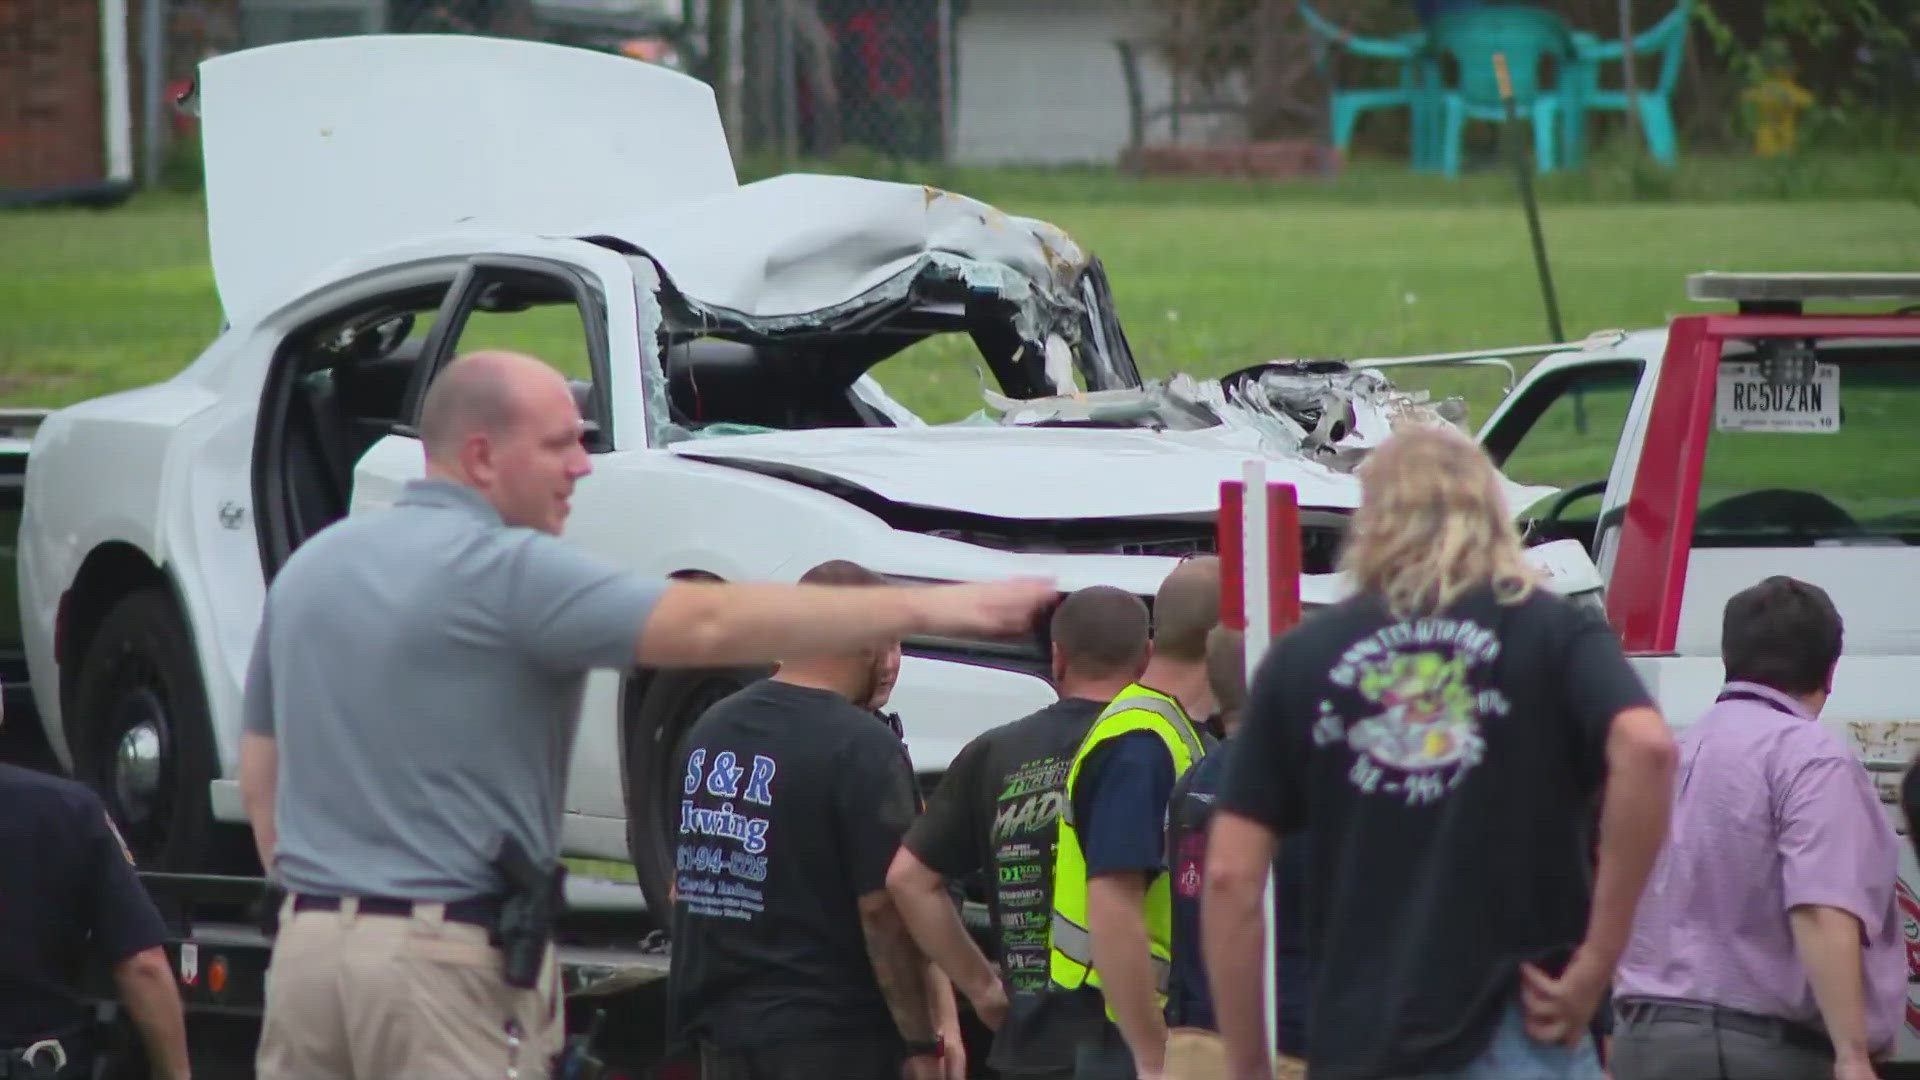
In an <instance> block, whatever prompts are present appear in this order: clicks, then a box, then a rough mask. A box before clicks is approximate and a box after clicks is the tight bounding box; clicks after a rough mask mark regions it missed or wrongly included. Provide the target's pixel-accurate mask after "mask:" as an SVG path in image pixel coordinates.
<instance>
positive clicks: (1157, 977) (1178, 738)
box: [1048, 556, 1220, 1080]
mask: <svg viewBox="0 0 1920 1080" xmlns="http://www.w3.org/2000/svg"><path fill="white" fill-rule="evenodd" d="M1219 621H1220V560H1219V559H1217V558H1214V557H1212V556H1208V557H1206V558H1198V559H1190V560H1188V561H1186V562H1183V563H1181V564H1180V565H1179V566H1177V567H1175V568H1174V570H1173V572H1172V573H1171V574H1169V575H1168V576H1167V578H1166V580H1165V581H1163V582H1162V583H1161V585H1160V590H1159V592H1157V593H1156V594H1155V595H1154V601H1153V641H1152V654H1151V658H1150V659H1149V660H1148V661H1147V666H1146V670H1145V671H1143V672H1142V673H1141V674H1140V677H1139V679H1137V680H1135V681H1134V683H1133V684H1132V685H1131V686H1128V687H1127V688H1126V689H1124V690H1122V691H1120V693H1119V695H1118V696H1116V697H1115V698H1114V699H1113V701H1112V703H1111V704H1109V705H1108V706H1107V708H1106V709H1105V711H1103V712H1102V713H1101V714H1100V717H1099V718H1098V719H1097V720H1095V721H1094V724H1093V727H1092V729H1091V730H1089V731H1088V732H1087V737H1086V739H1085V740H1083V741H1082V742H1081V744H1080V749H1079V752H1078V753H1077V754H1075V756H1074V759H1073V763H1072V764H1071V765H1070V766H1069V767H1068V769H1067V811H1066V813H1064V814H1063V815H1062V816H1061V818H1060V819H1059V822H1058V844H1057V846H1056V848H1055V852H1054V894H1053V919H1052V927H1051V929H1052V933H1051V935H1050V941H1049V955H1048V964H1049V968H1050V976H1051V979H1052V982H1053V985H1054V986H1055V987H1057V988H1059V989H1060V990H1062V991H1064V992H1068V993H1070V994H1072V995H1073V996H1074V997H1075V998H1076V999H1077V1004H1078V1010H1079V1011H1080V1012H1081V1015H1082V1016H1083V1017H1084V1018H1085V1020H1086V1024H1085V1026H1084V1028H1082V1030H1083V1031H1085V1034H1084V1035H1083V1036H1081V1037H1080V1039H1079V1040H1078V1046H1077V1047H1076V1049H1075V1054H1074V1076H1075V1078H1076V1080H1133V1078H1134V1077H1139V1078H1140V1080H1159V1078H1160V1077H1162V1076H1163V1075H1164V1074H1165V1068H1166V1049H1167V1024H1166V1014H1165V1009H1166V1003H1167V991H1168V980H1169V974H1170V966H1171V956H1172V938H1173V906H1172V892H1171V888H1170V883H1169V881H1168V879H1167V851H1166V832H1165V823H1166V816H1167V805H1168V801H1169V799H1170V798H1171V796H1172V794H1173V788H1174V782H1175V781H1176V780H1178V779H1179V778H1180V777H1181V776H1183V775H1184V774H1185V773H1186V771H1187V770H1188V769H1189V768H1191V767H1192V766H1193V765H1194V764H1195V763H1196V762H1197V761H1199V760H1200V759H1201V757H1203V756H1204V755H1205V754H1206V750H1207V747H1208V746H1209V745H1210V743H1211V740H1210V739H1209V738H1208V737H1207V736H1206V735H1204V734H1203V733H1202V730H1201V727H1200V724H1199V723H1198V720H1197V718H1201V717H1205V716H1206V715H1207V714H1208V713H1210V712H1212V711H1213V707H1214V699H1213V687H1212V683H1211V681H1210V680H1209V678H1208V673H1207V634H1208V632H1209V631H1211V630H1212V629H1213V628H1214V626H1215V625H1217V624H1218V623H1219Z"/></svg>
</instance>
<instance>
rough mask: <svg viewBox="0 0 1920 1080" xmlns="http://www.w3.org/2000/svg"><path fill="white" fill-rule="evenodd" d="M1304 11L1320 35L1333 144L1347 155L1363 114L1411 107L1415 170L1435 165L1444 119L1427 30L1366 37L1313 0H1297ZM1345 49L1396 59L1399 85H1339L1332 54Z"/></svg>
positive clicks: (1318, 58)
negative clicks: (1438, 107)
mask: <svg viewBox="0 0 1920 1080" xmlns="http://www.w3.org/2000/svg"><path fill="white" fill-rule="evenodd" d="M1296 2H1297V3H1298V4H1299V7H1300V15H1301V17H1302V18H1304V19H1306V20H1307V25H1308V27H1310V28H1311V29H1312V30H1313V32H1314V35H1315V39H1316V40H1315V49H1314V64H1315V66H1317V67H1318V68H1319V69H1320V74H1321V75H1322V76H1324V77H1325V78H1326V80H1327V83H1328V85H1329V87H1330V90H1329V92H1328V95H1327V96H1328V106H1327V110H1328V113H1329V116H1328V121H1329V127H1331V128H1332V136H1333V147H1334V149H1335V150H1338V151H1339V152H1340V155H1341V156H1342V157H1345V156H1346V153H1347V147H1348V146H1350V145H1352V143H1353V129H1354V127H1355V126H1356V125H1357V124H1358V123H1359V121H1360V114H1361V113H1364V112H1370V111H1373V110H1376V109H1408V110H1410V112H1411V114H1412V115H1411V118H1410V119H1411V128H1412V143H1413V145H1412V146H1411V147H1410V153H1409V156H1410V157H1411V158H1412V160H1413V164H1414V167H1415V168H1423V167H1427V166H1429V163H1430V161H1431V158H1432V153H1433V145H1432V144H1433V141H1434V138H1433V134H1434V129H1435V127H1436V122H1437V120H1438V117H1437V115H1436V112H1437V110H1436V108H1435V104H1436V102H1435V98H1434V91H1435V87H1434V86H1433V80H1432V78H1431V75H1430V65H1428V64H1427V63H1426V60H1427V59H1428V54H1427V35H1426V32H1425V31H1421V30H1415V31H1412V32H1410V33H1405V34H1400V35H1398V36H1396V37H1391V38H1370V37H1361V36H1360V35H1358V34H1355V33H1353V32H1351V31H1349V30H1347V29H1345V28H1343V27H1340V26H1336V25H1334V24H1333V23H1331V22H1328V21H1327V19H1326V17H1325V16H1323V15H1321V14H1320V13H1319V12H1318V11H1315V10H1314V9H1313V5H1312V4H1310V3H1308V0H1296ZM1335 47H1337V48H1339V49H1342V50H1344V51H1345V52H1347V53H1350V54H1352V55H1354V56H1360V57H1366V58H1369V59H1374V60H1391V61H1394V62H1395V63H1396V64H1398V65H1399V81H1398V83H1397V84H1395V85H1393V86H1375V87H1359V88H1348V87H1342V86H1340V85H1339V84H1337V83H1336V82H1335V81H1334V79H1335V75H1334V72H1333V63H1332V53H1333V50H1334V48H1335Z"/></svg>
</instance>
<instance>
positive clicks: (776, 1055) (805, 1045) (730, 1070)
mask: <svg viewBox="0 0 1920 1080" xmlns="http://www.w3.org/2000/svg"><path fill="white" fill-rule="evenodd" d="M903 1064H904V1062H903V1061H902V1060H901V1058H900V1050H899V1048H898V1047H897V1046H890V1045H888V1044H886V1043H885V1042H883V1041H881V1040H878V1039H873V1040H858V1039H836V1040H829V1041H824V1042H796V1043H783V1044H780V1045H777V1046H767V1047H761V1048H760V1049H757V1050H722V1049H721V1048H719V1047H717V1046H714V1045H712V1044H711V1043H702V1044H701V1045H700V1080H819V1078H821V1077H828V1076H831V1077H836V1078H839V1077H844V1078H845V1080H900V1067H901V1066H902V1065H903Z"/></svg>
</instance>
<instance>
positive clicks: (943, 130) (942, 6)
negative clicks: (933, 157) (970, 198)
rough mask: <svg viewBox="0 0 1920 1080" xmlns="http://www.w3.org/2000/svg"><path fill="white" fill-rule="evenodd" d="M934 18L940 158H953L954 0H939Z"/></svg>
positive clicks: (944, 160) (942, 159)
mask: <svg viewBox="0 0 1920 1080" xmlns="http://www.w3.org/2000/svg"><path fill="white" fill-rule="evenodd" d="M934 18H935V19H937V20H938V23H939V25H938V26H936V27H935V33H934V47H935V48H937V49H939V50H940V55H939V57H938V58H937V64H938V66H939V69H940V160H941V161H943V162H948V161H952V160H953V135H954V131H953V127H954V123H953V103H954V92H953V90H954V87H953V0H939V4H938V6H937V10H936V13H935V15H934Z"/></svg>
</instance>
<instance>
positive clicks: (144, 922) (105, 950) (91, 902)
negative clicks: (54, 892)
mask: <svg viewBox="0 0 1920 1080" xmlns="http://www.w3.org/2000/svg"><path fill="white" fill-rule="evenodd" d="M82 813H84V814H85V815H86V818H87V824H86V825H85V826H84V828H83V830H82V833H81V836H82V837H83V838H84V843H83V850H82V855H83V857H84V858H85V859H86V860H87V870H88V872H87V873H86V874H85V875H84V878H85V880H86V882H87V885H88V888H87V896H86V897H85V898H84V901H83V902H84V903H85V905H86V909H87V910H86V915H87V916H88V928H89V929H90V930H91V931H92V935H93V947H94V949H95V951H96V952H98V954H99V955H100V957H101V958H102V959H104V960H105V961H107V962H108V963H109V964H118V963H120V962H121V961H123V960H125V959H127V958H128V957H131V956H133V955H134V954H136V953H140V952H144V951H146V950H147V949H151V948H154V947H155V946H157V945H161V944H163V943H165V941H166V938H167V928H166V925H165V924H164V923H163V922H161V919H160V911H159V909H157V908H155V907H154V906H153V899H152V898H151V897H149V896H148V895H147V890H146V886H144V885H142V884H140V878H139V876H138V874H137V873H136V872H135V869H134V864H133V853H132V852H131V851H130V850H128V848H127V845H126V841H124V840H123V839H121V836H120V831H119V830H118V829H116V828H115V827H114V825H113V819H111V818H109V817H108V816H107V808H106V807H105V806H103V805H101V804H100V801H99V800H98V799H95V798H88V799H87V801H86V803H85V806H84V809H83V810H82Z"/></svg>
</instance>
